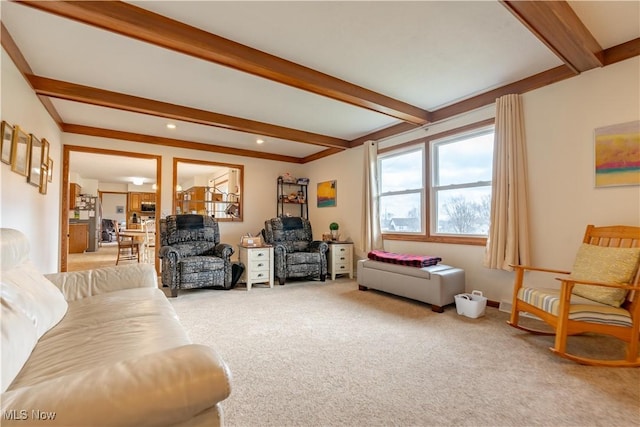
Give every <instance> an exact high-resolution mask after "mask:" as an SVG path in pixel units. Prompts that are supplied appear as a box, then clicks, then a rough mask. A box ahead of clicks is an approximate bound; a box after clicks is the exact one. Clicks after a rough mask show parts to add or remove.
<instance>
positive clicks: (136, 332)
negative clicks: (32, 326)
mask: <svg viewBox="0 0 640 427" xmlns="http://www.w3.org/2000/svg"><path fill="white" fill-rule="evenodd" d="M114 313H117V315H114ZM189 343H190V340H189V338H188V337H187V335H186V333H185V331H184V329H183V328H182V326H181V325H180V322H179V320H178V318H177V315H176V313H175V311H174V310H173V307H172V306H171V304H170V303H169V302H168V301H167V298H166V296H165V295H164V293H163V292H162V291H161V290H160V289H158V288H132V289H126V290H121V291H118V292H108V293H105V294H100V295H95V296H92V297H90V298H82V299H79V300H76V301H73V302H70V303H69V310H68V312H67V315H66V316H65V317H64V319H62V321H61V322H60V323H59V324H58V325H57V326H56V327H55V328H53V329H52V330H50V331H49V332H48V333H46V334H45V335H44V336H43V337H42V338H41V339H40V341H39V342H38V345H37V347H36V348H35V350H33V353H32V354H31V357H30V358H29V360H28V361H27V364H26V365H25V369H24V370H23V371H22V372H20V374H19V375H18V376H17V378H16V379H15V381H14V382H13V384H11V387H10V390H13V389H15V388H19V387H25V386H30V385H34V384H38V383H40V382H43V381H47V380H50V379H52V378H55V377H61V376H64V375H67V374H73V373H76V372H80V371H83V370H87V369H92V368H93V367H95V366H96V364H100V365H105V366H106V365H111V364H115V363H118V362H120V361H122V360H127V359H133V358H138V357H143V356H145V355H148V354H151V353H156V352H159V351H164V350H167V349H170V348H173V347H176V346H181V345H186V344H189Z"/></svg>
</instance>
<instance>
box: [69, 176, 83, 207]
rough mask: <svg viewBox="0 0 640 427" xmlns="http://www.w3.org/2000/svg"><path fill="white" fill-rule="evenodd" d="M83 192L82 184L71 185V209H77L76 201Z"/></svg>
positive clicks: (73, 183)
mask: <svg viewBox="0 0 640 427" xmlns="http://www.w3.org/2000/svg"><path fill="white" fill-rule="evenodd" d="M81 191H82V187H80V184H76V183H75V182H72V183H71V184H69V209H71V210H74V209H75V208H76V199H77V197H79V196H80V193H81Z"/></svg>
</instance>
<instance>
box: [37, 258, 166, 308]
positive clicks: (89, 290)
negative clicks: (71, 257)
mask: <svg viewBox="0 0 640 427" xmlns="http://www.w3.org/2000/svg"><path fill="white" fill-rule="evenodd" d="M46 278H47V279H49V280H50V281H51V282H53V284H54V285H56V286H57V287H58V288H59V289H60V290H61V291H62V293H63V295H64V297H65V299H66V300H67V301H74V300H77V299H81V298H86V297H90V296H92V295H99V294H104V293H107V292H113V291H118V290H122V289H130V288H152V287H156V288H157V287H158V278H157V275H156V270H155V268H154V267H153V265H151V264H132V265H123V266H119V267H104V268H96V269H93V270H84V271H73V272H68V273H55V274H48V275H46Z"/></svg>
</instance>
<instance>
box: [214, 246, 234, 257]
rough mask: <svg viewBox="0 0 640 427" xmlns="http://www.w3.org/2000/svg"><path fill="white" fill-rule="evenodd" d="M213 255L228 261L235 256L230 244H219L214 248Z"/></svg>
mask: <svg viewBox="0 0 640 427" xmlns="http://www.w3.org/2000/svg"><path fill="white" fill-rule="evenodd" d="M213 255H215V256H217V257H218V258H222V259H224V260H226V261H228V260H229V259H230V258H231V255H233V246H231V245H230V244H228V243H218V244H217V245H216V246H215V247H214V248H213Z"/></svg>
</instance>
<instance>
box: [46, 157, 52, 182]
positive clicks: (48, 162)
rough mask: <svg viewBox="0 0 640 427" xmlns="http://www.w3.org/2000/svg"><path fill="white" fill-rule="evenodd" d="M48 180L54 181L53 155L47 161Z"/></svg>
mask: <svg viewBox="0 0 640 427" xmlns="http://www.w3.org/2000/svg"><path fill="white" fill-rule="evenodd" d="M47 181H49V182H53V159H52V158H51V157H49V160H48V161H47Z"/></svg>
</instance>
